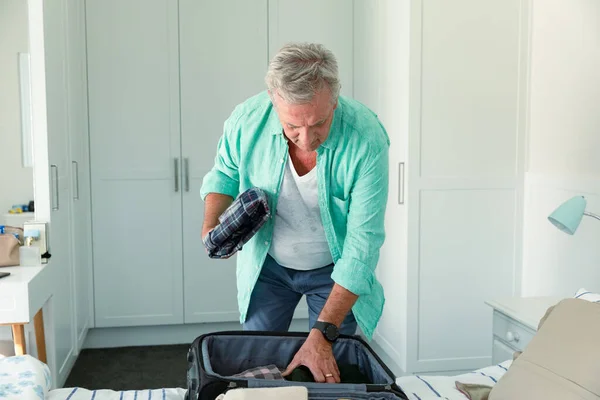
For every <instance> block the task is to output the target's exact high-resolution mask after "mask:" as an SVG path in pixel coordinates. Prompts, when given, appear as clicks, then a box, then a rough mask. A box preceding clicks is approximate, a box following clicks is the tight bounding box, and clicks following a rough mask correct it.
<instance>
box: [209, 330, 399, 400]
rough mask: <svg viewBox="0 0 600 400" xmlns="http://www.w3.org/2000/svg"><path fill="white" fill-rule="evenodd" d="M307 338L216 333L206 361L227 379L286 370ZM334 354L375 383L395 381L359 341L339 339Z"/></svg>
mask: <svg viewBox="0 0 600 400" xmlns="http://www.w3.org/2000/svg"><path fill="white" fill-rule="evenodd" d="M304 340H305V338H304V337H290V336H244V335H235V336H228V335H223V336H219V335H213V336H209V337H207V338H205V339H204V341H203V343H202V354H203V358H204V360H203V363H204V366H205V369H206V372H207V373H208V374H210V375H216V376H219V377H223V378H227V377H231V376H232V375H235V374H239V373H240V372H243V371H245V370H247V369H250V368H255V367H259V366H266V365H269V364H274V365H276V366H277V367H279V368H280V369H282V370H283V369H285V368H286V367H287V365H288V364H289V363H290V362H291V360H292V358H293V357H294V355H295V354H296V352H297V351H298V349H300V347H301V346H302V344H303V343H304ZM333 353H334V356H335V359H336V361H337V363H338V364H353V365H358V367H359V369H360V370H361V372H362V373H363V374H365V375H366V376H368V377H369V379H370V380H371V382H372V383H373V384H378V385H383V384H392V383H394V378H393V377H392V376H390V375H389V374H388V373H387V372H386V371H385V369H384V368H383V367H382V366H381V365H380V364H379V362H378V361H377V359H376V358H375V357H373V355H372V354H371V353H370V352H369V351H368V350H367V349H366V348H365V347H364V346H363V345H362V344H361V343H360V341H358V340H354V339H346V338H340V339H338V340H337V341H336V343H335V344H334V346H333ZM257 380H258V379H257ZM363 388H364V386H363ZM338 395H339V393H338ZM338 398H339V397H338ZM390 398H391V399H393V398H395V397H390Z"/></svg>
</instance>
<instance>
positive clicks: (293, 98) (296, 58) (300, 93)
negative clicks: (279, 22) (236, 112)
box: [265, 43, 341, 104]
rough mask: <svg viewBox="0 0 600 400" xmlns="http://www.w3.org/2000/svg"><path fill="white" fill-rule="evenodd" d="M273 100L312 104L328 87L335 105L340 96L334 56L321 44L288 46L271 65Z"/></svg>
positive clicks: (269, 86) (267, 81) (270, 88)
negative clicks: (275, 95) (276, 95)
mask: <svg viewBox="0 0 600 400" xmlns="http://www.w3.org/2000/svg"><path fill="white" fill-rule="evenodd" d="M265 81H266V83H267V87H268V89H269V92H270V93H271V96H273V95H274V94H276V93H277V94H278V95H279V96H281V97H282V98H283V99H284V100H285V101H286V102H287V103H290V104H305V103H309V102H310V101H311V100H312V98H313V96H314V95H315V93H316V92H318V91H319V90H321V89H322V88H323V87H324V86H325V85H327V86H328V87H329V90H330V91H331V101H332V102H333V103H335V102H336V101H337V99H338V96H339V93H340V87H341V84H340V80H339V77H338V64H337V60H336V58H335V55H334V54H333V53H332V52H331V51H330V50H328V49H326V48H325V46H323V45H321V44H318V43H289V44H287V45H285V46H284V47H282V48H281V50H279V52H278V53H277V54H276V55H275V57H273V59H272V60H271V62H270V63H269V70H268V72H267V76H266V78H265Z"/></svg>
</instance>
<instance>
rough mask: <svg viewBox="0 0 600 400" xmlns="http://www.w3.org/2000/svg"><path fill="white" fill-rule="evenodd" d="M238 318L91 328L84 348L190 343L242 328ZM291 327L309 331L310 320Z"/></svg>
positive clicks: (294, 323) (293, 329) (295, 323)
mask: <svg viewBox="0 0 600 400" xmlns="http://www.w3.org/2000/svg"><path fill="white" fill-rule="evenodd" d="M241 329H242V326H241V325H240V324H239V323H237V322H215V323H206V324H189V325H160V326H135V327H119V328H91V329H90V330H89V331H88V335H87V337H86V339H85V342H84V344H83V348H84V349H97V348H110V347H130V346H156V345H170V344H189V343H191V342H192V341H193V340H194V339H196V338H197V337H198V336H200V335H203V334H206V333H211V332H218V331H229V330H241ZM290 331H297V332H306V331H308V320H303V319H298V320H293V321H292V324H291V326H290Z"/></svg>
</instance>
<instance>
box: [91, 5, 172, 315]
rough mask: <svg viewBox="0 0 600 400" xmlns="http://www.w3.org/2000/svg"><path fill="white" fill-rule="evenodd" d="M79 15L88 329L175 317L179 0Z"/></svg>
mask: <svg viewBox="0 0 600 400" xmlns="http://www.w3.org/2000/svg"><path fill="white" fill-rule="evenodd" d="M86 18H87V45H88V47H87V51H88V85H89V87H88V90H89V120H90V148H91V154H90V157H91V179H92V205H93V209H92V218H93V248H94V253H93V254H94V300H95V319H96V327H114V326H132V325H158V324H174V323H182V322H183V295H182V290H181V289H182V280H183V268H182V246H181V236H182V235H181V182H180V179H179V174H180V167H181V160H180V146H181V143H180V124H179V63H178V61H179V55H178V21H177V20H178V15H177V2H175V1H172V0H127V1H122V0H88V1H87V5H86Z"/></svg>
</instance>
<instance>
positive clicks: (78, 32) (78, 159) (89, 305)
mask: <svg viewBox="0 0 600 400" xmlns="http://www.w3.org/2000/svg"><path fill="white" fill-rule="evenodd" d="M66 4H67V8H68V12H67V43H66V44H67V51H66V54H67V72H68V73H67V79H68V81H67V87H68V104H69V161H70V162H69V164H68V166H69V167H70V171H71V182H72V190H71V199H70V201H71V226H72V230H73V235H72V244H71V246H72V250H73V285H72V286H73V289H72V292H73V304H74V307H75V310H74V313H75V326H76V343H77V352H79V350H80V349H81V348H82V347H83V343H84V341H85V337H86V335H87V332H88V329H89V328H92V327H93V319H92V315H93V298H92V293H93V292H94V290H93V286H92V285H93V277H92V273H93V270H92V248H91V247H92V243H91V241H92V223H91V222H92V221H91V199H90V178H89V177H90V175H89V144H88V120H87V87H86V76H85V72H86V63H85V25H84V22H85V14H84V4H83V2H81V1H80V0H66Z"/></svg>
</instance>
